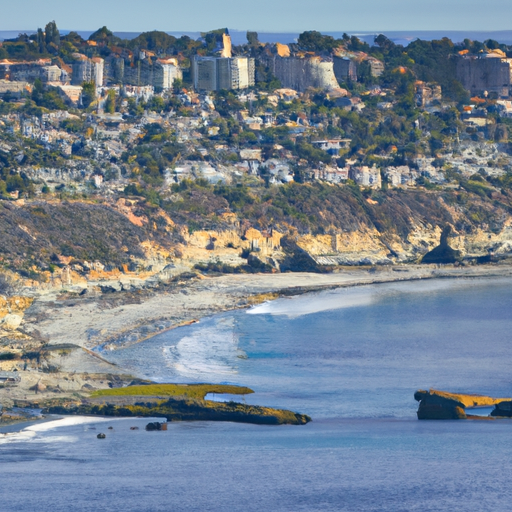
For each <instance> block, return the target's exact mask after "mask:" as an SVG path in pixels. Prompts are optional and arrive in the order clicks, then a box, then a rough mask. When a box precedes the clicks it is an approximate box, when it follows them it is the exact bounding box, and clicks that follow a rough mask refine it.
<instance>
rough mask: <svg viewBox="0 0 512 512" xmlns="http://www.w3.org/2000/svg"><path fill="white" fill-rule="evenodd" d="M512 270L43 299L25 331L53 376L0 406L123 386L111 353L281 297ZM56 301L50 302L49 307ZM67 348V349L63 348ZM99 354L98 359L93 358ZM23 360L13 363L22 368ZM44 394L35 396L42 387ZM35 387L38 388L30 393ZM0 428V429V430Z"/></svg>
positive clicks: (511, 272)
mask: <svg viewBox="0 0 512 512" xmlns="http://www.w3.org/2000/svg"><path fill="white" fill-rule="evenodd" d="M511 277H512V265H485V266H484V265H482V266H474V267H473V266H472V267H442V268H439V267H434V266H425V265H415V266H410V265H407V266H406V265H404V266H401V267H392V268H386V267H384V268H375V267H373V268H370V269H367V268H356V269H354V268H349V269H342V270H341V271H340V272H337V273H329V274H312V273H285V274H238V275H221V276H215V277H204V276H202V277H201V278H197V279H194V280H190V281H186V282H182V283H177V285H175V286H173V287H169V288H164V289H163V290H155V291H154V292H153V293H151V294H148V296H147V297H143V298H142V297H141V298H140V300H137V301H134V300H133V294H130V293H129V292H119V293H116V294H109V295H108V296H106V297H105V296H99V297H94V298H87V299H83V298H80V297H73V296H72V297H69V296H68V297H65V298H64V299H58V298H55V297H53V298H52V297H50V298H48V297H43V298H40V299H37V300H35V301H34V303H33V304H32V306H31V307H30V308H29V309H28V310H27V312H26V317H25V324H24V326H23V330H24V332H27V333H30V332H31V330H32V332H34V333H36V334H37V337H38V338H39V339H42V340H44V345H43V346H44V347H45V349H44V350H45V351H46V352H45V358H46V362H47V364H51V365H53V367H55V368H58V371H56V372H54V373H53V372H50V373H41V370H40V369H39V370H38V369H37V368H36V367H31V368H28V369H27V370H25V371H23V369H22V368H19V375H20V376H21V382H20V383H19V384H17V385H16V386H11V387H9V388H3V389H0V404H2V405H4V407H5V408H6V409H8V408H9V405H10V404H11V406H12V404H13V403H14V404H16V403H17V404H18V405H21V404H27V405H29V404H30V402H41V401H45V400H51V401H59V400H64V401H65V400H66V399H67V400H72V399H73V397H76V396H80V395H82V396H87V395H88V394H89V393H90V391H89V389H106V388H108V387H112V386H113V385H115V386H118V385H122V386H126V385H128V384H129V383H130V382H132V381H133V380H134V379H135V380H136V379H137V376H133V375H127V373H126V371H125V370H124V369H123V368H121V367H118V366H116V365H115V364H113V363H110V362H109V361H108V352H109V351H110V350H119V349H122V348H125V347H128V346H131V345H133V344H136V343H140V342H142V341H145V340H147V339H149V338H151V337H153V336H156V335H158V334H161V333H163V332H165V331H168V330H170V329H175V328H178V327H181V326H184V325H189V324H190V323H193V322H195V321H198V320H200V319H202V318H205V317H211V316H214V315H216V314H219V313H224V312H228V311H233V310H237V309H245V308H248V307H251V306H254V305H257V304H260V303H262V302H266V301H268V300H273V299H277V298H280V297H291V296H298V295H303V294H307V293H315V292H321V291H326V290H333V289H339V288H352V287H358V286H364V285H375V284H384V283H394V282H413V281H421V280H427V279H428V280H432V279H492V278H511ZM52 299H53V300H52ZM64 346H66V347H67V346H72V347H73V348H72V349H69V348H68V349H62V348H61V347H64ZM98 352H99V353H98ZM19 362H20V361H18V363H19ZM40 383H42V384H44V387H45V389H40V386H39V384H40ZM34 388H35V389H34ZM0 425H1V424H0Z"/></svg>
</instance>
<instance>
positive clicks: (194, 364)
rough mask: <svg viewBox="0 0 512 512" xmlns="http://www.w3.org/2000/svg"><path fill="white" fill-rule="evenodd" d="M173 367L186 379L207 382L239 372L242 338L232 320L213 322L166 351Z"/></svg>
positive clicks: (208, 322)
mask: <svg viewBox="0 0 512 512" xmlns="http://www.w3.org/2000/svg"><path fill="white" fill-rule="evenodd" d="M163 355H164V359H165V360H166V363H167V365H168V366H169V367H171V368H173V369H174V370H175V371H176V373H177V374H179V375H180V376H182V377H187V378H193V379H199V380H200V379H207V378H208V377H211V376H212V375H219V376H223V375H224V376H225V375H233V374H235V373H237V372H238V360H239V359H238V356H240V355H243V352H242V351H241V350H240V349H239V348H238V335H237V333H236V327H235V323H234V319H233V318H232V317H227V318H223V317H221V318H217V319H210V320H208V321H206V322H205V323H204V325H201V324H199V325H198V326H197V327H196V328H195V329H194V330H193V332H192V333H191V334H189V335H188V336H184V337H183V338H181V339H180V340H179V341H178V343H176V344H175V345H170V346H165V347H163Z"/></svg>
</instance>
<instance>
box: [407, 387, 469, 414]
mask: <svg viewBox="0 0 512 512" xmlns="http://www.w3.org/2000/svg"><path fill="white" fill-rule="evenodd" d="M414 398H415V399H416V400H417V401H419V403H420V406H419V408H418V412H417V414H418V419H419V420H465V419H466V418H467V416H466V413H465V411H464V404H463V403H462V402H459V401H458V400H455V399H451V398H447V397H445V396H442V395H438V394H436V393H435V392H433V393H430V392H428V391H425V392H420V391H417V392H416V393H415V394H414Z"/></svg>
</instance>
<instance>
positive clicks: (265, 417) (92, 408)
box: [44, 397, 311, 425]
mask: <svg viewBox="0 0 512 512" xmlns="http://www.w3.org/2000/svg"><path fill="white" fill-rule="evenodd" d="M123 398H124V397H123ZM147 398H148V397H144V401H145V403H144V404H143V405H140V404H137V405H112V404H105V405H91V404H85V403H83V404H81V405H79V406H75V405H70V406H68V407H63V406H53V407H49V408H48V409H45V410H44V411H45V412H48V413H50V414H78V415H83V414H87V415H89V414H92V415H100V416H119V417H132V416H143V417H161V418H166V419H167V421H234V422H237V423H254V424H258V425H285V424H286V425H305V424H306V423H308V422H310V421H311V418H310V417H309V416H307V415H305V414H298V413H295V412H292V411H287V410H284V409H272V408H270V407H260V406H256V405H248V404H242V403H237V402H226V403H223V402H210V401H208V400H190V399H181V398H177V399H175V398H171V399H169V400H165V401H158V402H156V403H155V404H152V403H147Z"/></svg>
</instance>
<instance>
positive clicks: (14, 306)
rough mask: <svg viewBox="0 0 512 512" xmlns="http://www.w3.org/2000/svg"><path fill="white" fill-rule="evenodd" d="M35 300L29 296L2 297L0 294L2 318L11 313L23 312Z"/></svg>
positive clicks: (0, 313)
mask: <svg viewBox="0 0 512 512" xmlns="http://www.w3.org/2000/svg"><path fill="white" fill-rule="evenodd" d="M33 301H34V299H32V298H29V297H9V298H6V297H2V296H1V295H0V320H1V319H2V318H4V317H5V316H7V315H8V314H9V313H18V314H20V313H23V312H24V311H25V310H26V309H27V308H28V307H29V306H30V305H31V304H32V302H33Z"/></svg>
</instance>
